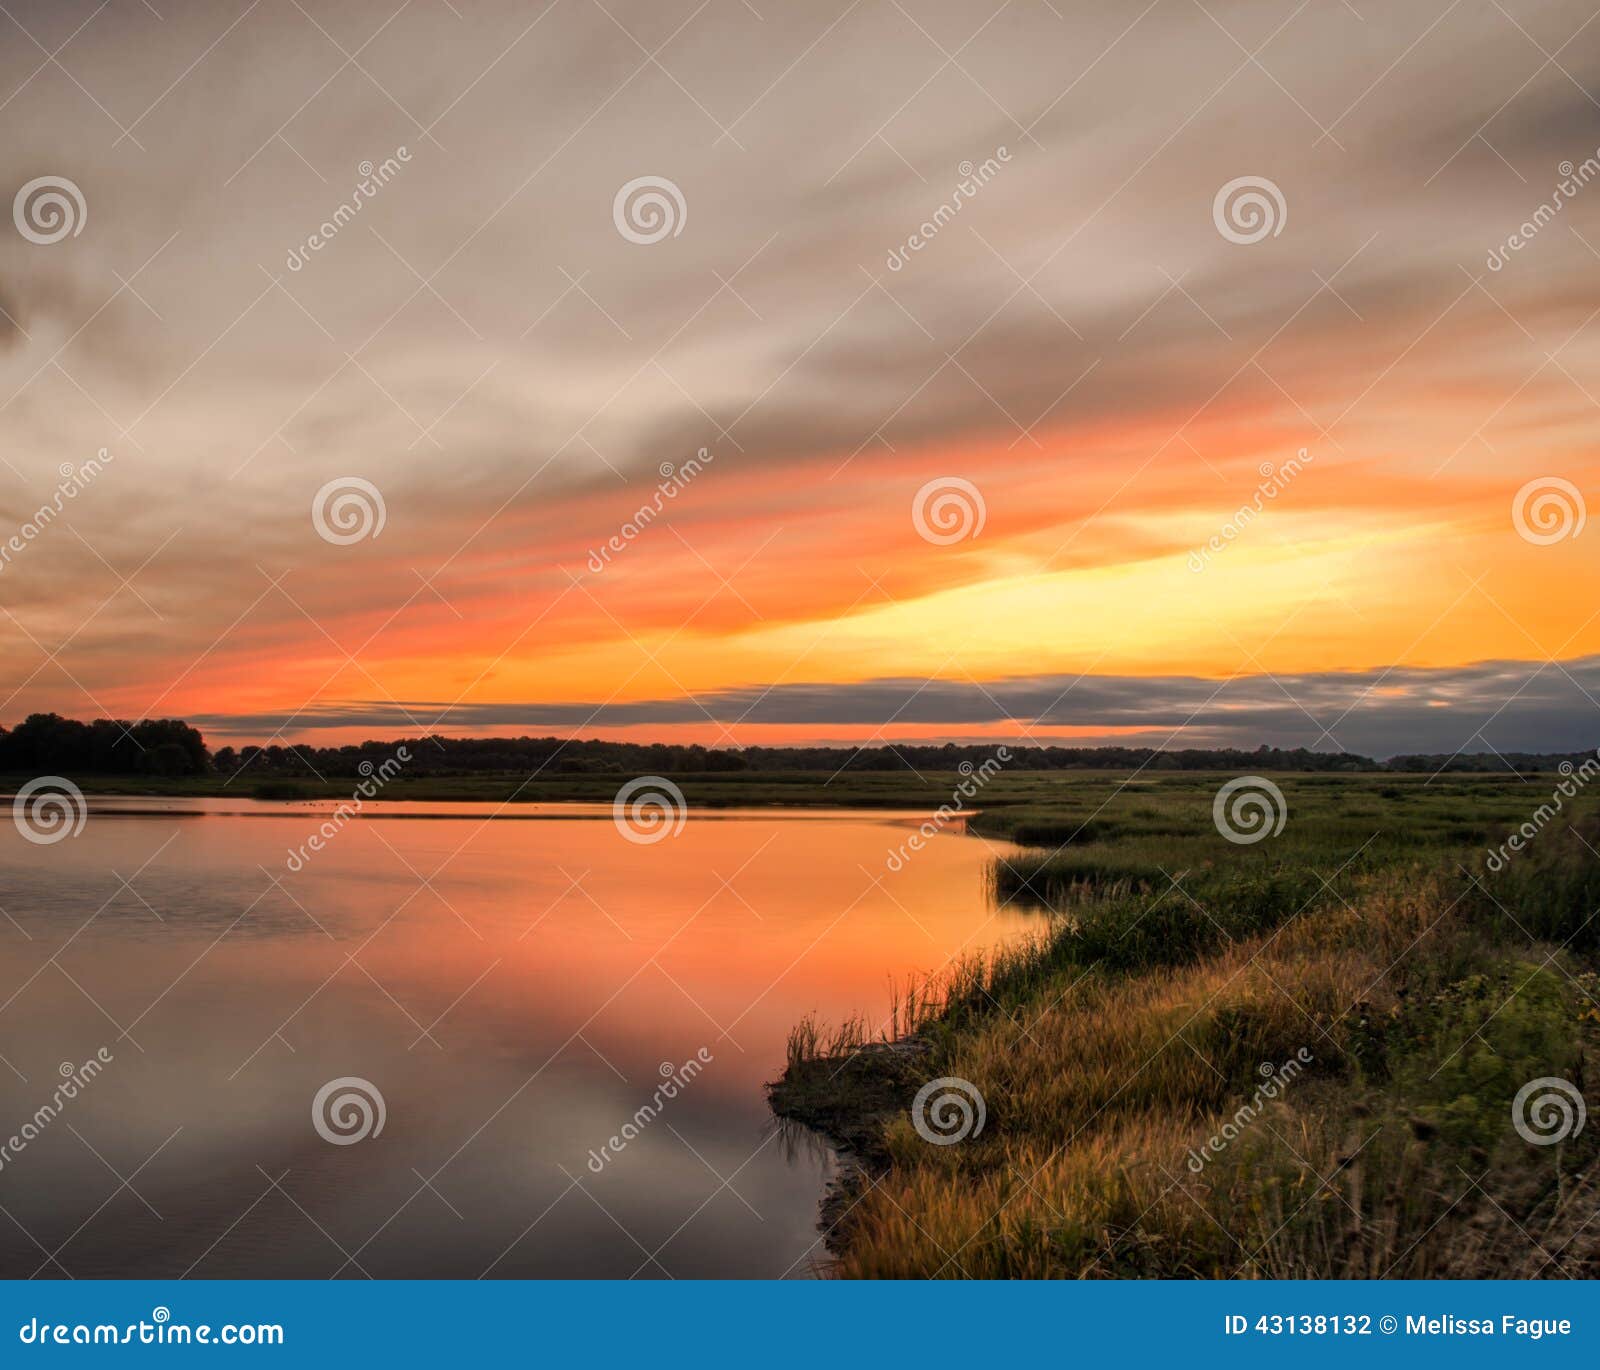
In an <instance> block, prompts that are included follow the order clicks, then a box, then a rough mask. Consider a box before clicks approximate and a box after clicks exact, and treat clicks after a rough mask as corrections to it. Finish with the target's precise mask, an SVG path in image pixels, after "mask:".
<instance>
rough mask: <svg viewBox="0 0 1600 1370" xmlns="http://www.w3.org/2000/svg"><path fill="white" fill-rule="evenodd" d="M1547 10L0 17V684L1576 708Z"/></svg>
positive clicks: (886, 7)
mask: <svg viewBox="0 0 1600 1370" xmlns="http://www.w3.org/2000/svg"><path fill="white" fill-rule="evenodd" d="M1595 20H1596V12H1595V11H1594V10H1593V8H1592V7H1591V6H1588V5H1584V4H1578V3H1566V2H1565V0H1561V2H1551V3H1532V0H1486V2H1480V0H1418V2H1417V3H1408V4H1405V5H1384V4H1380V3H1378V0H1348V3H1346V2H1345V0H1283V2H1279V0H1274V2H1273V3H1265V2H1262V3H1233V2H1231V0H1133V3H1131V4H1130V3H1125V2H1124V3H1109V2H1107V3H1068V2H1067V0H1009V2H1008V3H1001V0H979V2H978V3H970V2H969V3H918V2H915V0H815V2H814V3H813V2H812V0H807V3H804V4H802V3H797V2H796V0H791V2H790V3H780V0H748V3H747V2H746V0H650V2H649V3H642V2H641V3H622V2H621V0H604V3H602V0H551V2H550V3H547V4H541V3H534V4H530V5H505V4H468V3H466V2H465V0H454V3H449V2H448V0H382V3H377V4H366V3H351V2H350V0H341V3H338V4H333V3H329V2H327V0H324V2H323V3H313V2H312V0H254V2H252V0H213V2H212V3H184V2H183V0H149V3H143V0H109V3H106V4H100V5H96V4H91V3H49V4H45V3H13V2H12V0H7V3H6V5H5V7H4V9H3V10H0V125H3V128H4V133H5V136H4V137H3V138H0V190H3V191H4V199H5V201H7V202H10V203H11V204H12V222H10V223H6V222H4V221H3V220H0V641H3V651H0V700H3V701H4V702H3V705H0V720H3V721H5V722H7V723H10V722H14V721H15V720H18V719H20V718H22V717H23V716H24V715H26V714H27V713H30V712H34V711H39V710H55V711H58V712H61V713H64V714H68V715H73V716H78V717H96V716H102V715H112V716H116V717H123V718H139V717H146V716H179V717H185V718H189V719H190V720H192V721H195V722H196V723H197V724H199V725H200V726H201V727H202V728H203V729H204V731H205V733H206V735H207V738H208V740H209V741H211V742H212V743H213V744H214V745H219V744H221V743H224V742H231V743H235V744H238V743H241V742H268V741H279V742H290V741H304V740H312V741H316V742H318V743H323V744H326V743H332V742H341V741H355V740H359V739H361V738H364V737H369V736H385V737H389V736H401V735H406V734H414V733H416V732H419V731H423V732H444V733H450V734H456V735H475V734H476V735H481V734H487V733H523V732H533V733H541V734H542V733H557V734H560V735H573V736H582V737H614V738H630V739H640V740H655V739H661V740H672V741H696V742H703V743H706V744H707V745H719V746H728V745H762V744H780V743H794V742H817V743H837V744H841V745H868V744H875V743H880V742H890V743H894V742H899V741H902V740H917V741H942V740H968V739H996V738H1012V739H1016V740H1019V741H1032V742H1039V743H1046V742H1064V743H1070V744H1073V745H1089V744H1093V743H1098V742H1119V743H1135V744H1139V745H1151V746H1185V745H1189V746H1213V745H1223V744H1227V745H1246V746H1254V745H1256V744H1258V743H1272V744H1277V745H1305V746H1316V747H1318V748H1320V749H1324V750H1329V749H1340V748H1343V749H1346V750H1350V751H1353V752H1359V753H1367V754H1379V755H1387V754H1392V753H1393V752H1397V751H1436V752H1453V751H1458V750H1461V751H1467V752H1477V751H1487V750H1544V749H1553V750H1576V749H1580V748H1590V747H1593V746H1595V745H1596V743H1597V742H1600V703H1597V699H1600V608H1597V607H1596V606H1595V605H1594V604H1593V603H1592V601H1593V600H1594V593H1593V590H1594V587H1595V585H1596V584H1597V583H1600V581H1597V571H1600V565H1597V562H1600V528H1596V529H1589V530H1587V532H1585V524H1586V521H1587V504H1586V499H1592V498H1593V497H1594V495H1595V492H1596V489H1597V484H1600V481H1597V477H1600V454H1597V445H1596V434H1597V433H1600V425H1597V418H1600V398H1597V396H1600V367H1597V364H1596V363H1597V361H1600V270H1597V268H1600V184H1597V183H1600V160H1595V159H1600V80H1596V79H1594V76H1593V73H1594V72H1596V71H1600V23H1597V22H1595ZM40 178H48V181H46V182H45V183H43V184H42V185H39V186H35V187H34V188H33V190H32V192H31V195H30V194H29V193H27V188H28V187H29V186H30V185H32V184H33V183H34V182H36V181H39V180H40ZM1591 178H1592V179H1591ZM62 182H65V183H67V185H68V186H69V187H70V189H69V190H63V189H62V187H61V183H62ZM52 194H53V195H55V196H56V197H57V198H56V199H55V200H54V201H51V200H50V196H51V195H52ZM41 196H43V197H44V198H43V200H41V198H40V197H41ZM13 197H16V198H15V199H13ZM1530 230H1531V231H1530ZM102 451H103V452H104V453H105V455H104V457H100V456H98V455H97V454H99V453H101V452H102ZM702 454H703V455H702ZM86 464H87V465H86ZM64 471H71V472H73V473H74V474H73V475H72V476H70V477H69V476H64V475H63V472H64ZM85 471H87V473H88V474H87V475H85V474H84V473H85ZM41 509H47V510H48V516H46V517H44V518H42V519H41V517H40V511H41ZM641 511H643V514H642V515H641Z"/></svg>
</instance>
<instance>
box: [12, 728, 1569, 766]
mask: <svg viewBox="0 0 1600 1370" xmlns="http://www.w3.org/2000/svg"><path fill="white" fill-rule="evenodd" d="M402 745H403V746H405V747H406V748H407V749H408V751H409V753H410V757H411V759H410V761H409V762H407V764H406V768H405V772H406V774H407V775H408V776H418V777H420V776H435V777H436V776H449V775H494V774H514V775H528V774H531V773H532V772H534V771H542V772H544V773H545V774H546V775H645V774H653V775H674V774H676V775H686V774H700V775H707V774H715V775H726V774H728V773H730V772H738V771H756V772H759V771H769V772H770V771H827V772H833V771H837V770H840V769H846V770H853V771H908V770H913V769H915V770H917V771H952V770H955V769H956V768H957V767H958V766H959V765H961V763H962V762H971V763H972V765H973V766H974V767H977V766H981V765H982V764H983V763H984V762H985V761H986V760H988V759H989V758H990V757H993V756H994V755H995V752H996V751H997V749H998V748H999V747H1000V746H1001V745H1002V744H1000V743H994V744H982V745H968V746H957V745H954V744H950V743H947V744H946V745H944V746H939V747H934V746H920V745H898V746H894V747H864V748H861V749H859V750H857V749H852V748H848V747H731V748H708V747H700V746H679V745H669V744H666V743H660V742H655V743H635V742H601V741H587V742H581V741H563V740H562V739H560V738H556V737H423V738H415V737H409V738H396V739H394V740H392V741H388V742H363V743H361V744H360V745H359V746H344V747H312V746H299V745H297V746H288V747H284V746H277V745H273V746H268V747H257V746H246V747H239V748H237V749H236V748H233V747H221V748H219V749H218V750H217V751H216V752H214V753H213V752H212V751H211V750H210V749H209V748H207V746H206V744H205V739H204V738H203V737H202V736H201V735H200V732H199V730H198V729H196V728H193V727H191V726H190V725H189V724H187V723H185V722H183V721H182V720H181V719H176V718H166V719H147V720H145V721H143V722H139V723H130V722H127V721H121V722H119V721H116V720H113V719H106V718H102V719H97V720H95V721H94V722H92V723H83V722H80V721H79V720H77V719H73V718H62V717H61V716H60V715H59V714H32V715H30V716H29V717H28V718H27V719H26V720H25V721H24V722H22V723H19V724H18V725H17V726H16V727H15V728H12V729H10V730H9V731H8V730H6V729H4V728H0V773H6V774H12V775H21V774H30V775H40V774H53V775H66V776H72V775H150V776H203V775H212V774H219V775H223V776H231V775H233V774H235V773H236V772H238V771H241V770H243V771H246V772H249V773H251V774H254V775H259V776H263V777H266V776H270V777H274V778H278V777H283V778H290V777H295V778H316V777H318V776H322V777H325V778H333V777H340V778H344V777H351V776H358V775H361V774H364V772H362V771H361V770H360V769H359V767H360V765H361V763H362V762H363V761H369V762H371V763H372V765H371V766H369V767H368V770H369V771H370V770H371V769H373V768H375V767H377V766H379V765H381V764H382V763H383V762H384V761H385V760H386V759H387V758H389V757H391V756H393V755H394V754H395V749H396V748H398V747H400V746H402ZM1004 745H1005V747H1006V749H1007V751H1008V753H1009V756H1010V760H1009V761H1008V762H1007V763H1006V764H1007V765H1009V766H1010V767H1012V768H1014V769H1017V770H1047V771H1055V770H1133V769H1140V768H1148V769H1152V770H1178V771H1236V772H1238V771H1385V770H1389V771H1427V772H1434V771H1440V770H1445V771H1483V772H1497V773H1505V772H1508V771H1510V772H1515V773H1517V774H1523V775H1531V774H1536V773H1538V772H1540V771H1549V770H1553V769H1555V768H1556V767H1557V766H1558V765H1559V764H1560V763H1561V762H1563V761H1571V762H1573V763H1574V764H1576V763H1578V762H1580V761H1582V760H1583V759H1584V758H1585V757H1586V756H1589V755H1592V753H1583V752H1575V753H1560V754H1535V753H1529V752H1510V753H1506V754H1504V755H1499V754H1495V753H1482V752H1479V753H1472V754H1463V755H1460V756H1445V755H1424V754H1411V755H1406V756H1396V757H1391V758H1390V759H1389V760H1388V761H1387V762H1380V761H1376V760H1374V759H1373V758H1371V757H1367V756H1356V755H1354V754H1352V753H1350V752H1313V751H1307V750H1306V749H1305V748H1303V747H1296V748H1293V749H1288V750H1286V749H1283V748H1280V747H1266V746H1263V747H1259V748H1256V749H1255V750H1254V751H1249V750H1245V749H1243V748H1183V749H1182V750H1177V751H1158V750H1156V749H1153V748H1150V747H1024V746H1018V745H1016V744H1015V743H1009V742H1008V743H1005V744H1004Z"/></svg>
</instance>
